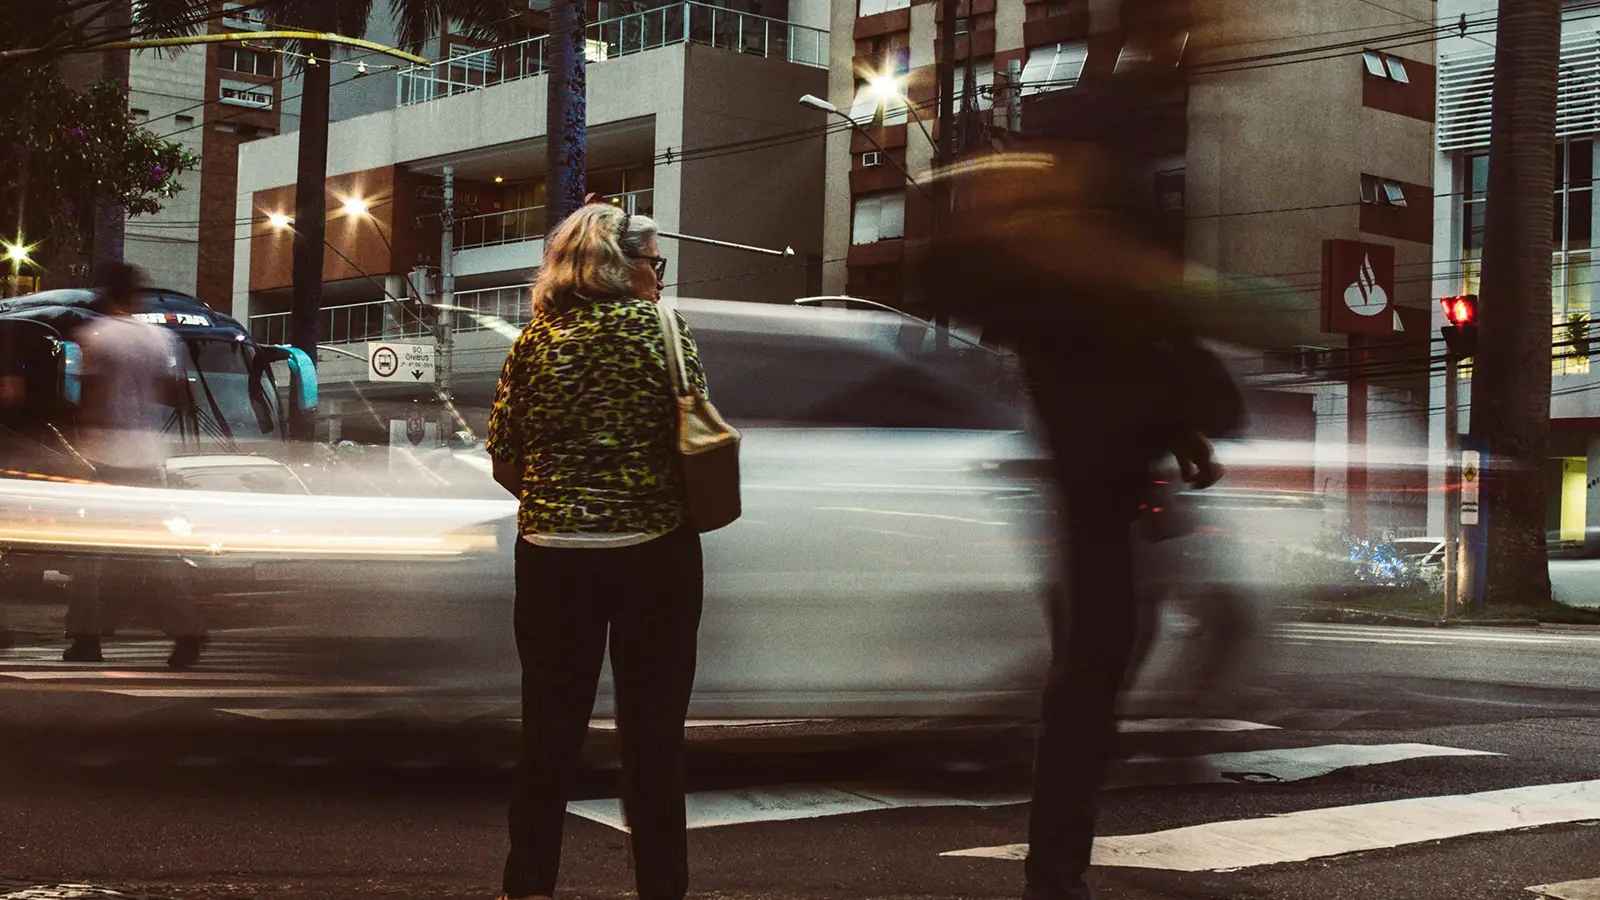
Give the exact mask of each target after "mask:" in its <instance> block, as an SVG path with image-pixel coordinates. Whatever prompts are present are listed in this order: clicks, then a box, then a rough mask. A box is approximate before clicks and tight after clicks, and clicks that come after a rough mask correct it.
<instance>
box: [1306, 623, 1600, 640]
mask: <svg viewBox="0 0 1600 900" xmlns="http://www.w3.org/2000/svg"><path fill="white" fill-rule="evenodd" d="M1278 631H1279V633H1280V634H1284V635H1292V636H1297V637H1305V636H1306V635H1310V634H1321V635H1330V636H1335V635H1338V636H1348V637H1365V638H1410V639H1414V640H1427V641H1433V642H1453V643H1463V644H1574V643H1595V642H1597V641H1600V637H1597V636H1594V635H1587V634H1570V633H1566V632H1546V631H1542V630H1539V629H1526V630H1519V632H1518V633H1515V634H1507V633H1506V632H1505V630H1504V629H1488V630H1473V629H1464V628H1394V627H1381V626H1372V625H1324V624H1319V623H1308V622H1298V623H1288V624H1285V625H1280V626H1279V627H1278Z"/></svg>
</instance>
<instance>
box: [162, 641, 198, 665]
mask: <svg viewBox="0 0 1600 900" xmlns="http://www.w3.org/2000/svg"><path fill="white" fill-rule="evenodd" d="M205 642H206V639H205V638H203V637H181V638H178V639H177V640H176V641H173V643H172V655H171V656H169V657H167V668H169V669H187V668H189V667H190V666H192V665H194V664H195V663H197V662H199V661H200V647H201V645H202V644H204V643H205Z"/></svg>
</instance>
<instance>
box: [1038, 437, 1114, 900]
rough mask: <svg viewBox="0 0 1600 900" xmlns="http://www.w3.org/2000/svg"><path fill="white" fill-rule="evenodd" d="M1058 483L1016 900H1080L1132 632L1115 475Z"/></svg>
mask: <svg viewBox="0 0 1600 900" xmlns="http://www.w3.org/2000/svg"><path fill="white" fill-rule="evenodd" d="M1118 463H1125V459H1123V460H1119V459H1116V458H1115V457H1113V458H1112V459H1110V460H1086V461H1083V462H1082V463H1081V464H1079V465H1072V466H1068V467H1067V468H1069V469H1070V470H1072V471H1075V472H1076V473H1077V475H1078V476H1079V477H1066V478H1063V479H1062V488H1063V493H1064V495H1065V496H1064V499H1065V501H1066V504H1067V508H1066V509H1065V510H1063V516H1064V523H1063V524H1064V526H1065V527H1064V533H1063V535H1062V538H1063V539H1064V541H1065V543H1066V546H1067V548H1068V557H1069V558H1068V561H1067V562H1068V575H1067V578H1066V580H1065V584H1064V585H1063V586H1062V587H1061V588H1058V589H1057V590H1056V591H1054V592H1052V595H1051V609H1050V612H1051V617H1050V618H1051V665H1050V676H1049V680H1048V681H1047V682H1046V685H1045V690H1044V701H1043V707H1042V709H1041V711H1040V722H1039V739H1038V748H1037V751H1036V757H1035V761H1034V787H1033V803H1032V806H1031V808H1030V810H1029V821H1028V859H1027V863H1026V864H1025V866H1024V870H1025V877H1026V879H1027V882H1026V888H1025V889H1024V893H1023V897H1024V898H1025V900H1088V898H1089V888H1088V886H1087V885H1086V884H1085V883H1084V880H1083V876H1084V873H1085V872H1086V871H1087V870H1088V868H1089V859H1090V855H1091V853H1092V851H1093V849H1094V826H1095V817H1096V815H1097V814H1098V813H1099V808H1100V790H1101V787H1102V784H1103V782H1104V780H1105V769H1106V763H1107V760H1108V758H1109V757H1110V754H1111V745H1112V740H1113V738H1114V737H1115V734H1116V709H1117V698H1118V695H1119V693H1120V691H1121V689H1122V685H1123V682H1124V680H1125V678H1126V676H1127V673H1128V668H1129V661H1130V660H1131V658H1132V656H1133V647H1134V640H1135V636H1136V634H1137V632H1138V622H1139V610H1138V605H1137V604H1136V602H1135V597H1134V581H1133V545H1132V535H1131V532H1130V527H1131V524H1132V523H1131V521H1130V520H1131V514H1130V513H1131V507H1130V503H1131V502H1133V498H1132V496H1131V494H1130V493H1129V491H1128V490H1127V489H1126V487H1125V486H1126V485H1127V484H1129V483H1130V479H1131V478H1132V477H1133V476H1134V475H1135V474H1136V473H1130V474H1129V475H1128V476H1125V477H1123V478H1120V479H1118V478H1104V477H1101V478H1096V477H1094V476H1095V475H1096V474H1100V475H1102V476H1103V475H1104V474H1105V472H1106V469H1105V468H1102V467H1101V465H1102V464H1109V465H1111V466H1116V465H1117V464H1118Z"/></svg>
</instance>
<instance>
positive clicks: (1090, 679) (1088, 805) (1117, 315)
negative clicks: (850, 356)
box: [923, 0, 1243, 900]
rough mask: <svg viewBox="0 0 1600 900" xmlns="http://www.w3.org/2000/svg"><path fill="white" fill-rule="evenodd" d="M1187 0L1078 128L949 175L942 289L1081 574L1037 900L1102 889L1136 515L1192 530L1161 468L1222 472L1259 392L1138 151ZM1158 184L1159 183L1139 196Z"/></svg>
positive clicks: (1057, 686)
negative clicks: (1028, 444)
mask: <svg viewBox="0 0 1600 900" xmlns="http://www.w3.org/2000/svg"><path fill="white" fill-rule="evenodd" d="M1181 6H1182V4H1181V3H1174V4H1167V3H1165V2H1162V0H1157V2H1154V3H1134V2H1128V3H1124V5H1123V10H1124V15H1123V29H1124V35H1123V38H1124V39H1123V41H1122V42H1121V46H1123V47H1124V48H1125V49H1124V51H1123V54H1122V56H1121V57H1120V60H1121V61H1120V62H1119V63H1118V65H1117V71H1116V72H1115V74H1113V72H1112V67H1110V66H1103V67H1095V66H1094V63H1095V61H1094V60H1091V61H1090V63H1091V68H1094V69H1095V70H1096V71H1099V72H1103V73H1104V75H1103V77H1102V76H1094V75H1090V74H1086V75H1085V79H1084V83H1083V84H1081V85H1080V87H1079V89H1078V90H1079V91H1080V92H1081V93H1080V94H1078V95H1076V96H1077V97H1079V98H1080V100H1081V103H1082V108H1081V109H1080V110H1078V111H1077V114H1075V115H1074V116H1072V117H1071V118H1072V119H1073V124H1072V125H1071V126H1069V127H1073V128H1076V129H1077V131H1076V133H1069V134H1067V135H1066V136H1065V138H1063V139H1057V140H1055V141H1052V142H1051V143H1048V144H1036V145H1034V146H1031V147H1017V148H1014V151H1015V152H1008V153H991V154H986V155H984V156H982V157H978V158H974V159H971V160H967V161H964V162H962V163H958V164H957V165H955V166H953V167H950V168H948V169H947V170H945V171H944V172H942V173H941V175H940V177H941V178H944V179H949V183H950V185H951V187H952V189H953V191H954V192H955V194H956V197H957V198H958V207H957V212H956V214H955V215H953V216H952V217H951V227H950V228H949V229H948V230H946V231H945V232H943V233H942V234H940V235H939V236H938V237H937V238H936V239H935V241H934V242H933V244H932V245H931V247H930V248H929V250H928V252H927V253H926V256H925V259H924V261H923V275H924V278H925V283H926V285H927V288H928V292H929V295H930V299H931V300H932V301H933V302H934V303H935V304H936V305H937V306H938V307H939V308H940V309H941V310H942V311H944V312H946V313H950V314H953V315H956V316H959V317H961V318H963V319H967V320H969V321H975V322H978V323H980V324H982V325H983V326H984V330H985V339H988V338H989V337H990V335H991V333H992V334H994V335H995V336H997V337H1000V338H1001V339H1002V340H1003V341H1004V342H1005V343H1007V344H1009V345H1010V346H1012V347H1014V348H1016V349H1017V351H1018V353H1019V355H1020V356H1021V358H1022V361H1023V366H1024V369H1025V373H1026V376H1027V379H1028V381H1029V382H1030V393H1031V396H1032V399H1033V402H1034V404H1035V406H1036V407H1037V410H1038V413H1039V418H1040V420H1041V421H1042V424H1043V427H1044V430H1045V432H1046V437H1047V439H1048V441H1049V444H1050V448H1051V451H1052V455H1053V457H1054V476H1055V479H1056V481H1057V482H1058V486H1059V488H1060V490H1061V495H1062V509H1061V511H1060V520H1061V524H1060V537H1059V540H1060V541H1061V542H1062V544H1063V545H1064V547H1065V555H1066V557H1067V561H1066V570H1067V571H1066V573H1065V579H1064V581H1063V583H1062V584H1061V585H1059V586H1058V587H1057V589H1055V590H1054V591H1053V592H1052V595H1051V629H1052V631H1051V638H1052V647H1053V659H1052V665H1051V670H1050V675H1049V678H1048V682H1047V684H1046V686H1045V690H1044V699H1043V705H1042V708H1041V712H1040V723H1039V738H1038V747H1037V751H1036V752H1037V758H1036V764H1035V786H1034V794H1033V803H1032V807H1031V810H1030V821H1029V829H1028V842H1029V851H1028V859H1027V863H1026V866H1025V872H1026V876H1025V877H1026V886H1025V889H1024V893H1023V896H1024V897H1025V898H1026V900H1086V898H1088V897H1089V889H1088V886H1087V885H1086V883H1085V882H1084V875H1085V873H1086V872H1087V870H1088V868H1089V863H1090V856H1091V851H1092V848H1093V843H1094V827H1095V818H1096V815H1097V812H1098V806H1099V794H1100V789H1101V785H1102V782H1103V779H1104V774H1105V768H1106V763H1107V760H1108V757H1109V755H1110V752H1111V746H1112V741H1113V738H1114V736H1115V716H1116V708H1117V701H1118V697H1119V695H1120V692H1121V690H1122V687H1123V685H1124V682H1125V679H1126V677H1127V674H1128V671H1129V667H1130V666H1129V664H1130V660H1131V658H1132V654H1133V647H1134V643H1135V635H1136V632H1137V627H1138V625H1137V623H1138V618H1139V613H1138V604H1137V602H1136V598H1135V587H1134V575H1133V570H1134V566H1133V542H1134V532H1133V530H1132V529H1133V528H1134V527H1136V526H1137V527H1139V528H1141V529H1142V531H1143V537H1144V538H1146V539H1152V540H1164V539H1167V538H1172V537H1178V536H1180V535H1182V534H1184V533H1185V530H1186V529H1185V521H1184V518H1183V517H1181V516H1177V515H1173V514H1172V510H1171V504H1170V503H1169V502H1168V500H1167V495H1168V493H1169V491H1168V489H1167V488H1166V486H1164V485H1162V484H1161V483H1160V482H1159V480H1158V479H1157V478H1156V477H1155V475H1154V470H1155V467H1156V466H1157V465H1158V464H1159V463H1160V462H1161V461H1162V460H1163V459H1164V458H1175V460H1176V462H1177V465H1178V470H1179V473H1180V477H1181V479H1182V480H1183V481H1184V482H1186V483H1188V484H1189V485H1191V486H1192V487H1195V488H1204V487H1207V486H1209V485H1211V484H1212V483H1214V482H1215V481H1216V480H1217V479H1218V478H1220V477H1221V470H1220V467H1219V466H1218V465H1217V464H1216V462H1215V460H1214V458H1213V455H1212V448H1211V444H1210V441H1209V440H1208V435H1211V436H1215V435H1219V434H1222V433H1225V432H1227V431H1229V430H1230V429H1232V428H1234V427H1236V426H1237V425H1238V423H1239V420H1240V418H1241V417H1242V414H1243V406H1242V398H1241V397H1240V395H1239V393H1238V390H1237V388H1236V386H1235V385H1234V383H1233V381H1232V379H1231V378H1230V376H1229V375H1228V373H1227V371H1226V369H1225V368H1223V366H1222V364H1221V362H1220V361H1219V360H1217V359H1216V358H1215V357H1213V356H1211V355H1210V354H1209V353H1207V352H1206V351H1205V350H1204V349H1202V347H1201V345H1200V344H1199V343H1198V341H1197V339H1196V336H1195V334H1194V333H1193V330H1192V329H1191V328H1190V327H1189V325H1188V323H1187V321H1186V317H1185V316H1184V314H1183V309H1182V304H1181V303H1179V302H1176V301H1177V300H1178V298H1179V297H1180V296H1181V292H1182V284H1183V260H1182V258H1181V255H1179V254H1178V253H1176V252H1173V251H1172V250H1170V249H1167V247H1168V246H1169V243H1168V242H1167V241H1165V240H1164V239H1163V234H1162V230H1163V223H1162V222H1160V221H1159V218H1158V216H1156V215H1155V214H1154V211H1153V210H1147V209H1146V208H1143V207H1141V206H1138V205H1136V204H1138V203H1140V202H1148V201H1147V200H1146V198H1148V197H1149V194H1150V192H1149V190H1148V189H1147V182H1146V181H1145V179H1148V178H1149V177H1150V176H1151V174H1152V172H1153V167H1151V166H1150V165H1149V162H1150V161H1149V160H1148V159H1145V158H1143V157H1142V155H1141V150H1142V149H1143V146H1144V143H1143V142H1145V141H1148V139H1149V135H1150V133H1151V122H1152V118H1151V117H1152V115H1153V113H1154V110H1155V107H1156V106H1157V105H1158V104H1159V103H1160V102H1161V96H1160V95H1161V94H1162V92H1163V91H1164V90H1165V88H1166V87H1169V86H1170V83H1171V77H1172V76H1171V71H1169V70H1178V69H1179V66H1178V63H1179V62H1180V61H1181V57H1182V50H1183V46H1184V43H1185V41H1186V39H1187V30H1186V29H1187V23H1186V21H1185V18H1184V14H1183V12H1182V10H1181ZM1141 184H1144V185H1146V188H1145V189H1138V186H1139V185H1141Z"/></svg>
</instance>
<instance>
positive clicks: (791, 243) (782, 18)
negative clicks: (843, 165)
mask: <svg viewBox="0 0 1600 900" xmlns="http://www.w3.org/2000/svg"><path fill="white" fill-rule="evenodd" d="M634 8H635V9H638V7H634ZM755 8H756V7H755V4H752V3H744V4H743V5H742V6H741V7H740V8H735V7H734V6H732V5H717V4H710V3H701V2H697V0H689V2H677V3H670V4H660V5H653V6H650V7H647V8H643V9H642V11H636V12H629V13H626V14H622V15H617V16H613V17H610V18H601V14H602V13H604V12H607V11H608V10H607V9H602V8H601V6H600V4H597V3H593V4H591V9H590V15H591V19H592V21H593V24H591V25H590V26H589V30H588V41H587V45H586V46H587V54H588V60H589V66H588V144H587V158H588V176H587V188H588V190H589V191H591V192H597V193H600V194H602V195H604V196H606V197H607V198H608V199H610V200H611V202H614V203H617V204H619V205H623V206H625V207H626V208H628V209H629V210H631V211H634V212H638V213H646V214H649V215H651V216H652V217H654V218H655V219H657V220H658V221H659V222H660V223H661V225H662V227H663V229H664V230H666V231H670V232H675V233H681V234H686V235H691V236H696V237H702V238H709V239H713V240H721V241H729V242H735V243H739V244H745V245H752V246H756V247H761V248H770V249H773V250H780V251H781V250H782V249H784V248H793V250H794V251H795V254H794V256H793V257H790V258H780V257H775V256H770V255H763V254H758V253H753V252H749V251H744V250H736V249H728V248H724V247H716V246H709V245H705V244H700V243H691V242H686V241H678V240H674V239H670V238H669V239H664V240H663V241H662V249H663V253H664V255H666V256H667V257H668V258H669V260H670V261H669V264H668V269H667V274H666V282H667V284H668V292H669V293H676V294H679V295H685V296H696V297H711V298H723V299H741V300H765V301H788V300H791V299H793V298H795V297H798V296H803V295H805V294H807V293H816V290H817V289H818V288H819V280H820V268H819V265H818V262H819V260H820V253H821V248H822V216H821V210H822V191H821V186H822V183H823V175H822V165H823V143H822V141H821V139H820V133H818V132H816V131H815V129H812V128H811V127H810V126H811V125H812V124H813V123H812V121H811V118H810V115H809V111H808V110H806V109H804V108H803V107H801V106H799V105H798V104H797V103H796V100H797V99H798V98H799V97H800V96H802V95H804V94H807V93H813V94H815V93H821V92H823V91H824V90H825V89H826V84H827V78H828V75H827V70H826V65H827V52H828V41H827V32H826V31H825V30H824V29H822V28H818V27H814V24H809V23H819V24H825V23H826V20H827V7H826V5H825V4H824V3H823V2H822V0H790V2H787V3H784V2H778V3H773V2H770V0H769V2H766V3H765V5H764V8H763V10H762V11H753V10H754V9H755ZM545 40H546V39H545V37H544V36H543V35H540V34H534V35H531V36H529V37H527V38H524V39H521V40H516V41H513V42H510V43H507V44H504V45H501V46H495V47H479V46H476V45H473V44H471V43H470V42H465V41H458V40H456V39H454V38H453V37H452V36H449V35H447V36H445V38H444V39H442V40H441V42H440V47H439V52H438V57H437V58H438V59H439V60H440V61H439V62H438V63H436V64H434V65H432V66H426V67H417V68H411V69H406V70H403V71H397V72H396V71H373V72H371V73H370V74H368V75H367V76H366V79H367V80H364V81H363V82H362V87H361V90H362V91H365V92H366V94H365V96H366V97H367V98H368V100H369V101H370V102H372V103H374V104H378V105H380V107H381V108H378V109H375V110H371V111H368V112H366V113H364V114H360V115H349V116H348V117H346V118H343V119H342V120H340V121H336V122H334V123H333V125H332V128H331V134H330V140H329V159H328V180H327V192H328V210H329V213H328V223H327V247H326V248H325V250H326V252H325V259H324V270H323V275H324V282H325V286H324V292H323V303H324V311H323V316H322V324H321V328H322V342H323V343H324V344H325V345H328V346H329V347H331V348H333V349H332V350H330V352H329V353H326V354H324V355H323V357H322V362H321V372H322V375H323V381H324V386H325V396H326V397H328V398H329V400H330V405H331V408H332V409H334V416H333V418H334V420H335V422H336V423H337V424H336V425H335V426H334V433H336V434H343V435H345V436H351V437H358V438H360V439H366V440H387V439H388V438H387V433H386V432H384V433H382V434H377V433H366V432H359V433H358V429H361V428H367V429H371V428H379V427H381V428H387V423H386V422H385V421H384V416H383V415H379V416H376V417H374V416H372V415H370V410H369V409H368V404H372V403H377V404H378V405H379V406H383V405H384V404H389V405H391V406H392V407H393V408H395V409H404V408H406V407H407V405H408V404H423V405H426V404H429V403H432V402H434V401H435V400H436V397H437V393H436V391H435V390H434V388H433V384H432V379H423V380H420V381H418V382H417V383H412V384H406V383H369V380H368V378H369V375H368V369H367V363H366V361H365V359H364V357H363V354H364V353H365V352H366V348H365V345H366V344H367V343H369V342H372V341H388V342H391V343H410V344H429V343H431V342H432V341H433V340H434V338H435V331H434V327H433V323H431V322H428V321H424V318H423V317H419V316H418V315H417V313H416V310H415V308H414V307H408V306H407V305H406V304H405V303H403V302H397V301H403V300H404V299H405V298H407V297H409V296H411V295H413V294H414V293H424V294H427V295H429V296H433V294H434V292H435V291H436V290H437V285H436V284H435V283H433V281H432V273H433V272H436V271H437V270H438V268H439V267H440V265H441V263H443V262H444V260H443V259H442V257H441V252H442V248H441V245H442V240H441V239H442V237H443V232H442V227H443V226H442V222H443V220H444V218H445V217H444V216H442V215H441V214H442V213H443V212H444V209H443V196H444V189H443V177H444V175H445V172H446V170H447V169H448V170H449V171H450V173H451V177H452V179H453V190H454V206H453V208H452V210H451V211H450V212H451V216H450V217H449V218H450V219H452V220H453V224H452V225H451V228H452V232H451V236H452V240H451V243H452V249H451V254H450V258H449V261H448V262H449V266H450V269H451V270H452V271H453V273H454V276H455V294H454V298H453V299H454V305H455V306H457V307H460V308H462V309H463V310H465V311H464V312H460V313H457V314H455V315H453V316H452V317H451V319H450V326H451V329H450V330H451V335H452V341H451V351H450V353H449V354H448V355H447V356H446V355H444V354H443V353H442V352H441V354H440V356H439V357H438V361H439V365H440V366H441V367H443V368H445V369H448V373H449V379H450V383H451V387H452V393H453V394H454V397H455V400H456V405H457V406H458V407H459V408H462V409H466V410H477V411H478V412H477V413H474V414H472V415H470V416H469V418H472V419H477V418H481V410H482V409H483V408H484V407H486V406H487V405H488V402H489V399H490V396H491V393H492V390H493V386H494V383H495V381H496V379H497V377H498V374H499V371H500V368H501V364H502V362H503V360H504V357H505V352H506V350H507V348H508V346H509V341H508V339H507V338H506V336H505V335H504V333H503V331H504V329H503V328H501V329H499V330H496V328H495V327H494V326H495V324H496V323H499V322H504V323H507V324H510V325H512V326H513V327H515V326H516V325H518V324H520V323H521V322H523V321H526V318H527V316H528V314H529V309H528V299H529V298H528V291H527V285H528V283H529V282H530V281H531V279H532V277H533V274H534V272H535V271H536V270H537V268H538V266H539V264H540V259H541V255H542V247H543V239H544V235H545V233H546V231H547V229H548V228H549V227H550V226H551V225H552V224H553V223H551V222H549V221H548V220H547V219H546V217H545V209H544V207H545V195H544V180H545V172H544V166H545V142H546V140H547V135H546V126H545V96H546V89H547V88H546V77H547V76H546V75H545V74H544V73H545V67H544V66H545V63H544V44H545ZM344 81H354V77H353V76H351V75H346V76H345V77H343V78H340V77H336V78H335V85H336V86H335V88H334V91H335V93H334V96H335V98H337V97H339V96H340V94H339V92H340V90H341V87H339V85H340V83H341V82H344ZM385 84H387V85H388V86H389V90H390V91H391V92H390V93H387V94H386V95H385V94H384V93H383V88H382V87H377V88H375V87H373V85H379V86H382V85H385ZM346 104H347V105H346V107H345V111H346V112H353V110H351V109H350V107H349V101H348V100H347V101H346ZM297 141H298V134H297V133H292V132H291V133H285V134H282V135H280V136H277V137H271V138H266V139H263V140H258V141H254V142H251V143H249V144H245V145H242V146H241V147H240V151H239V157H238V172H239V182H238V186H237V192H236V197H235V204H236V206H235V209H234V218H235V220H236V221H237V222H238V225H237V228H236V231H235V234H234V241H233V250H234V254H235V257H234V265H233V269H232V272H233V284H232V298H231V300H232V306H233V308H234V310H235V312H236V314H241V315H244V316H247V317H248V319H249V321H250V324H251V327H252V329H253V330H254V331H255V333H256V336H257V337H258V338H259V339H263V340H272V341H282V340H286V339H287V337H288V328H289V321H288V320H289V309H290V306H291V293H292V288H291V282H292V262H291V251H292V246H293V235H292V232H291V230H290V229H289V228H287V227H285V226H286V225H287V224H288V221H287V219H288V217H292V215H293V212H294V209H293V207H294V192H295V187H294V184H295V166H296V152H297ZM341 350H342V351H343V352H342V353H341V352H339V351H341ZM351 354H353V356H352V355H351ZM358 396H359V397H360V399H359V401H357V400H356V398H357V397H358ZM341 404H349V406H348V408H349V409H351V410H359V411H360V414H356V413H355V412H352V413H351V414H350V415H349V416H345V415H343V414H342V413H340V412H339V409H340V406H341ZM415 408H422V407H420V406H417V407H415ZM427 415H428V416H429V417H432V416H434V415H435V412H429V413H427ZM479 424H481V423H479Z"/></svg>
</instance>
